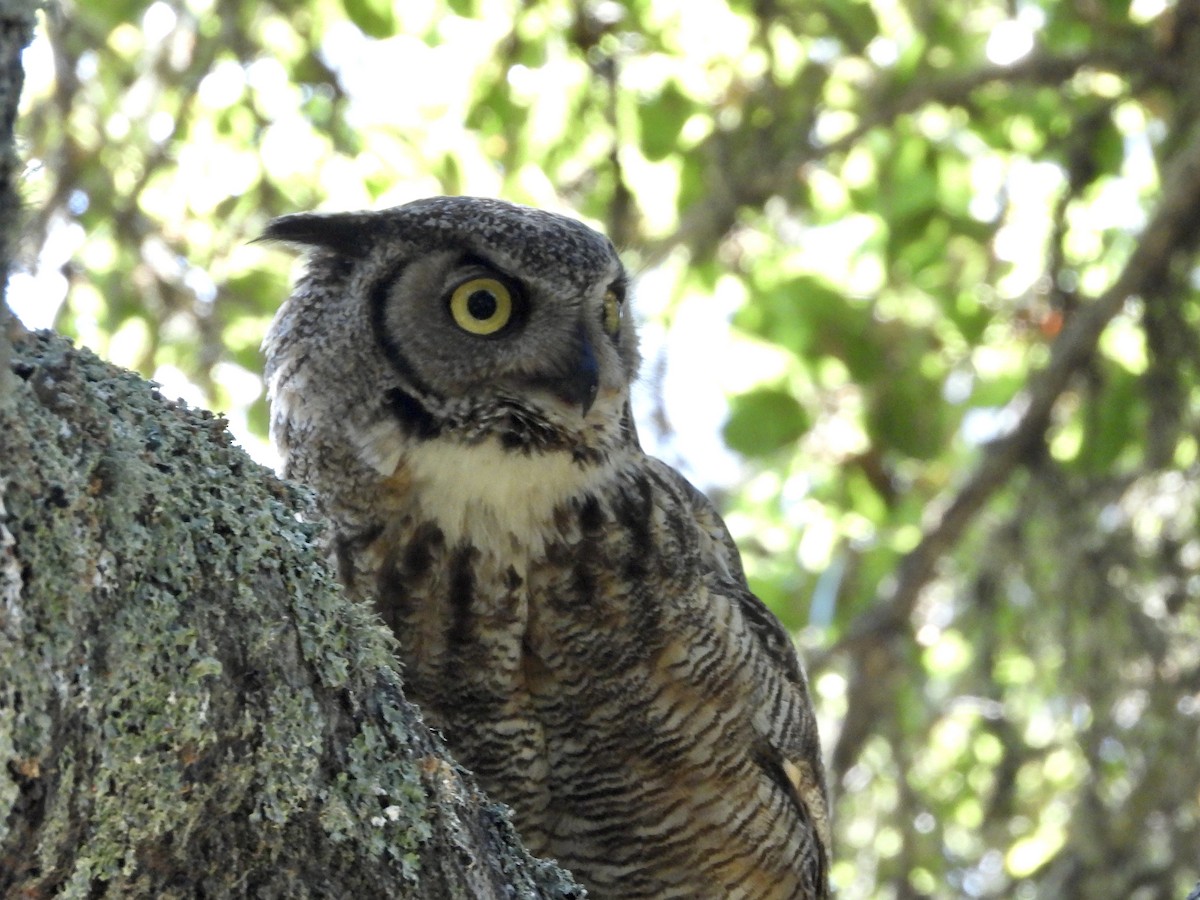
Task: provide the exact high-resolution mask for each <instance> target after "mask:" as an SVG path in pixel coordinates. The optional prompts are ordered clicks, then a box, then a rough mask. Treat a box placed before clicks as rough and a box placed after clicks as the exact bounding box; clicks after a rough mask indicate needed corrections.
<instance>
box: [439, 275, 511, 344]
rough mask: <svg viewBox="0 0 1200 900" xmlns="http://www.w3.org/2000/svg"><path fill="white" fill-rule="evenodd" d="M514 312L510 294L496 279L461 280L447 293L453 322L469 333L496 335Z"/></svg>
mask: <svg viewBox="0 0 1200 900" xmlns="http://www.w3.org/2000/svg"><path fill="white" fill-rule="evenodd" d="M512 314H513V302H512V293H511V292H510V291H509V289H508V288H506V287H505V286H504V285H503V284H501V283H500V282H499V281H497V280H496V279H495V278H472V279H471V280H470V281H464V282H463V283H462V284H460V285H459V286H458V287H456V288H455V289H454V293H453V294H451V295H450V315H452V316H453V317H454V323H455V324H456V325H458V327H459V328H461V329H462V330H463V331H469V332H470V333H471V334H480V335H488V334H495V333H496V332H497V331H499V330H500V329H501V328H503V327H504V326H505V325H507V324H508V323H509V320H510V319H512Z"/></svg>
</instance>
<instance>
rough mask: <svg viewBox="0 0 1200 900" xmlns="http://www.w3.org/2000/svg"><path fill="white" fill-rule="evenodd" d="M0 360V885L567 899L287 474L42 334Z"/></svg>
mask: <svg viewBox="0 0 1200 900" xmlns="http://www.w3.org/2000/svg"><path fill="white" fill-rule="evenodd" d="M0 342H3V336H2V335H0ZM10 368H11V372H12V373H13V375H14V376H15V377H12V378H9V379H8V381H7V388H8V389H7V391H6V393H5V395H4V396H0V671H3V673H4V676H3V678H2V679H0V895H2V896H9V895H10V894H12V893H21V892H26V893H28V894H29V895H30V896H44V895H51V894H57V895H61V896H66V897H71V896H78V897H84V896H87V897H94V896H105V895H107V896H122V897H125V896H155V897H168V896H178V897H183V896H195V895H199V894H203V895H205V896H215V897H220V896H262V897H270V896H285V895H286V896H288V897H308V896H380V895H383V894H387V895H390V896H421V897H443V896H448V897H453V896H462V897H488V896H506V897H577V896H582V892H581V891H580V890H579V889H578V888H577V887H575V885H574V884H573V882H572V881H571V880H570V878H569V876H568V875H566V874H565V873H563V872H561V871H560V870H558V869H556V868H555V867H553V866H552V865H550V864H548V863H545V862H543V861H540V860H536V859H534V858H532V857H530V856H529V855H528V854H527V853H526V852H525V851H524V850H523V849H521V848H520V845H519V843H518V840H517V838H516V836H515V833H514V832H513V830H512V828H511V826H510V825H509V824H508V820H507V817H506V815H505V813H504V811H503V810H502V808H500V807H497V806H494V805H492V804H491V803H490V802H488V801H487V799H486V798H485V797H483V796H482V795H481V794H480V793H479V792H478V790H477V789H476V788H475V787H474V785H473V783H472V781H471V780H470V776H469V775H467V774H466V773H465V772H463V771H462V770H461V769H459V768H458V767H457V766H456V765H455V764H454V763H453V762H452V761H451V760H449V759H448V757H447V756H446V754H445V751H444V748H443V747H442V746H441V744H440V743H439V742H438V741H437V739H436V738H435V737H434V736H433V735H431V734H430V733H429V732H428V731H427V730H426V729H425V727H424V725H423V723H422V722H421V720H420V716H419V714H418V713H417V712H416V711H415V710H414V708H412V707H411V706H409V705H408V704H407V703H406V702H405V700H404V698H403V695H402V691H401V683H400V678H399V676H398V675H397V673H396V672H395V670H394V668H393V657H392V644H391V640H392V639H391V637H390V635H389V634H388V633H387V632H386V630H385V629H384V628H383V627H382V626H381V625H379V624H377V623H376V621H374V619H373V618H372V616H371V615H370V614H369V613H368V612H367V611H366V610H364V609H362V608H359V607H357V606H355V605H354V604H351V603H350V602H349V601H347V600H346V599H345V598H344V597H343V595H342V594H341V592H340V591H339V589H338V587H337V585H336V583H335V580H334V579H333V577H332V575H331V574H330V572H329V569H328V568H327V566H326V564H325V561H324V559H323V558H322V554H321V551H320V549H319V542H318V540H317V537H318V531H319V526H318V525H316V524H313V523H312V522H311V521H310V520H309V518H308V517H309V516H310V515H311V511H312V509H311V504H310V503H309V501H308V498H307V497H306V496H305V495H304V494H303V492H302V491H301V490H300V489H299V488H296V487H294V486H291V485H288V484H285V483H283V482H281V481H279V480H277V479H276V478H275V477H274V476H273V475H272V474H270V473H269V472H267V471H266V470H264V469H262V468H260V467H258V466H257V465H255V464H254V463H253V462H251V461H250V460H249V458H248V457H246V455H245V454H244V453H243V452H242V451H241V450H240V449H239V448H237V447H235V446H232V445H231V442H230V439H229V437H228V433H227V432H226V431H225V428H224V423H223V422H222V421H221V420H220V419H219V418H217V417H214V416H213V415H212V414H211V413H207V412H202V411H194V410H189V409H187V408H185V407H184V406H182V405H179V404H175V403H170V402H168V401H166V400H164V399H163V398H162V397H161V396H160V395H158V393H157V392H156V391H154V390H153V387H152V386H151V385H149V384H147V383H146V382H144V381H142V380H141V379H140V378H138V377H137V376H135V375H133V374H131V373H128V372H123V371H121V370H118V369H115V368H113V367H111V366H109V365H107V364H105V363H103V362H101V361H99V360H98V359H96V358H95V357H94V356H92V355H91V354H90V353H88V352H87V351H83V350H76V349H74V348H72V347H71V346H70V345H69V344H68V343H67V342H66V341H64V340H63V339H61V338H58V337H54V336H51V335H47V334H38V335H27V336H24V337H22V338H21V339H19V340H18V341H17V342H16V343H15V345H14V347H13V349H12V352H11V360H10Z"/></svg>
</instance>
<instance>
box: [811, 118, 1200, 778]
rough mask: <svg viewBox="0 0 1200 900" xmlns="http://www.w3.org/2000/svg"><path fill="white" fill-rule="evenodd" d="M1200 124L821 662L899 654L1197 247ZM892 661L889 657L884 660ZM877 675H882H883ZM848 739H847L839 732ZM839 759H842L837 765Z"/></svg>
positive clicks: (846, 752) (845, 755)
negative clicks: (917, 610)
mask: <svg viewBox="0 0 1200 900" xmlns="http://www.w3.org/2000/svg"><path fill="white" fill-rule="evenodd" d="M1198 208H1200V127H1197V128H1194V129H1193V130H1192V133H1191V134H1190V135H1189V138H1188V141H1187V143H1186V144H1185V145H1184V146H1183V147H1182V149H1181V150H1180V152H1179V153H1178V154H1177V155H1176V157H1175V158H1174V160H1172V162H1171V164H1170V165H1169V166H1168V167H1167V171H1166V173H1165V176H1164V179H1163V190H1162V199H1161V200H1160V202H1159V205H1158V208H1157V209H1156V210H1155V212H1154V214H1153V216H1152V217H1151V219H1150V221H1149V223H1148V224H1147V225H1146V227H1145V229H1144V230H1143V231H1142V234H1141V237H1140V239H1139V241H1138V244H1137V246H1136V248H1135V249H1134V251H1133V253H1132V254H1130V257H1129V259H1128V260H1127V262H1126V263H1125V266H1124V268H1123V269H1122V271H1121V273H1120V275H1119V276H1118V277H1117V279H1116V281H1115V282H1113V284H1112V286H1111V287H1110V288H1109V289H1108V290H1107V291H1105V292H1104V293H1103V294H1102V295H1101V296H1100V297H1098V298H1096V299H1095V300H1093V301H1092V302H1090V303H1084V304H1081V305H1080V307H1079V309H1078V312H1076V313H1075V314H1074V315H1073V316H1071V317H1070V318H1069V319H1068V320H1067V322H1066V324H1065V326H1064V328H1063V330H1062V332H1061V333H1060V335H1059V337H1058V339H1057V340H1056V341H1055V342H1054V344H1053V345H1052V347H1051V353H1050V360H1049V362H1048V363H1047V365H1046V367H1045V368H1044V369H1042V370H1041V371H1039V372H1037V373H1036V374H1035V375H1034V376H1033V377H1032V378H1031V380H1030V383H1029V386H1028V388H1027V389H1026V390H1025V391H1024V392H1023V393H1022V394H1021V396H1019V397H1018V398H1016V399H1015V400H1014V401H1013V402H1012V404H1011V408H1012V409H1014V410H1019V411H1020V415H1019V418H1018V419H1017V422H1016V425H1015V426H1014V427H1013V429H1012V430H1011V431H1010V432H1009V433H1008V434H1007V435H1005V436H1004V437H1002V438H1000V439H998V440H996V441H994V442H993V443H991V444H989V445H988V447H987V448H986V450H985V451H984V454H983V458H982V459H981V460H980V462H979V465H978V466H977V467H976V469H975V471H974V472H973V473H972V475H971V476H970V477H969V478H968V479H967V481H966V483H965V484H964V485H963V486H962V487H961V488H960V489H959V490H958V492H957V493H956V494H955V495H954V496H953V497H951V498H950V499H949V501H948V502H947V503H946V504H945V506H944V508H943V509H942V510H941V511H940V512H938V513H935V516H936V518H935V521H934V522H933V523H932V524H931V525H930V526H928V527H927V528H926V530H925V533H924V536H923V537H922V539H921V541H920V542H919V543H918V544H917V546H916V547H915V548H914V549H913V550H912V551H910V552H909V553H908V554H907V555H906V556H905V557H904V559H903V560H902V561H901V563H900V566H899V567H898V571H897V573H896V576H895V578H894V579H892V580H891V581H890V582H887V583H885V584H884V585H883V586H882V587H881V589H880V595H879V596H878V598H877V599H876V601H875V603H874V604H873V605H872V607H871V608H870V609H869V610H868V611H867V612H866V613H864V614H863V615H862V616H860V617H859V618H858V619H857V620H856V621H855V622H854V623H853V624H852V625H851V626H850V628H849V629H848V630H847V633H846V635H845V637H843V638H842V639H841V640H840V641H838V642H837V643H836V644H835V645H834V646H833V647H831V648H830V649H829V650H827V651H826V652H825V653H823V654H820V656H819V657H814V658H813V661H812V665H813V668H814V669H819V668H821V667H822V666H823V665H825V664H827V663H828V661H829V659H830V658H831V657H833V656H834V655H836V654H843V653H849V654H853V656H854V658H855V659H873V660H876V663H875V664H874V665H875V667H876V668H880V666H882V665H883V664H882V663H879V662H878V659H877V658H878V657H879V656H880V655H881V654H882V655H884V656H886V657H887V658H890V659H894V658H895V657H894V654H893V653H891V652H888V651H887V650H886V649H885V648H886V647H887V645H888V644H889V642H890V641H891V640H892V639H893V638H894V637H895V636H896V635H898V634H903V633H904V632H905V629H906V628H907V623H908V621H909V618H910V617H911V615H912V612H913V609H914V607H915V606H916V603H917V600H918V598H919V596H920V593H921V591H922V589H923V588H924V587H925V585H926V584H928V583H929V581H930V580H931V579H932V578H933V576H934V574H935V568H936V565H937V562H938V561H939V560H940V559H941V558H942V557H943V556H945V555H946V554H947V553H949V552H950V551H951V550H952V549H953V547H954V546H955V545H956V544H957V543H958V541H959V539H960V538H961V537H962V535H963V533H964V532H965V531H966V529H967V527H968V525H970V523H971V522H972V521H973V520H974V518H975V516H976V514H977V513H978V512H979V510H980V509H981V508H982V507H983V506H984V504H985V503H986V502H987V500H988V499H989V498H990V497H991V496H992V495H993V494H994V493H995V492H996V491H997V490H998V489H999V488H1000V487H1002V486H1003V485H1004V484H1005V483H1006V482H1007V481H1008V479H1009V478H1010V477H1011V475H1012V474H1013V472H1014V471H1015V470H1016V469H1017V468H1018V466H1019V465H1021V464H1022V462H1023V461H1024V460H1026V459H1028V458H1029V455H1030V452H1031V451H1032V450H1033V449H1034V448H1035V447H1036V446H1037V445H1038V444H1039V443H1041V442H1042V441H1044V439H1045V433H1046V430H1047V428H1048V427H1049V424H1050V421H1051V413H1052V411H1053V409H1054V406H1055V404H1056V403H1057V401H1058V399H1059V398H1060V397H1061V396H1062V395H1063V393H1064V392H1065V391H1066V390H1067V388H1068V386H1069V385H1070V382H1071V379H1072V376H1073V375H1074V374H1075V373H1076V372H1078V371H1079V370H1080V369H1082V368H1083V367H1084V366H1085V365H1086V364H1087V363H1088V361H1089V360H1090V359H1091V357H1092V354H1093V353H1094V352H1095V349H1096V345H1097V343H1098V341H1099V339H1100V335H1101V334H1102V333H1103V331H1104V329H1105V328H1106V327H1107V325H1108V323H1109V322H1110V321H1111V320H1112V319H1113V317H1114V316H1116V315H1117V313H1119V312H1120V311H1121V309H1122V308H1123V307H1124V306H1125V304H1126V303H1127V302H1128V301H1129V300H1131V299H1134V298H1141V299H1142V300H1143V301H1144V302H1152V300H1153V297H1154V296H1155V295H1157V294H1159V293H1160V292H1161V291H1162V290H1163V288H1164V285H1165V284H1166V283H1167V282H1168V281H1169V279H1170V273H1171V270H1172V269H1173V267H1175V265H1176V264H1177V262H1178V261H1179V259H1180V257H1181V256H1184V255H1189V254H1194V252H1195V248H1196V244H1197V241H1198V239H1200V217H1197V216H1196V209H1198ZM883 667H884V668H886V666H883ZM876 683H878V681H876ZM839 743H840V742H839ZM839 749H840V750H841V752H840V753H839V752H835V757H837V758H841V759H842V760H843V762H844V763H845V761H847V760H849V759H850V758H852V757H853V756H854V755H855V754H854V753H853V752H852V751H851V750H850V749H848V748H839ZM836 768H837V767H836V766H835V769H836Z"/></svg>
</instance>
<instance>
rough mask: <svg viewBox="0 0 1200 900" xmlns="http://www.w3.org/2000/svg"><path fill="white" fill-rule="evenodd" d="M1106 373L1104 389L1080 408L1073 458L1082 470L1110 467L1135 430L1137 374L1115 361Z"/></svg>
mask: <svg viewBox="0 0 1200 900" xmlns="http://www.w3.org/2000/svg"><path fill="white" fill-rule="evenodd" d="M1105 374H1106V375H1107V376H1108V378H1107V383H1106V384H1105V386H1104V389H1103V390H1102V391H1101V392H1100V393H1099V394H1098V395H1097V396H1095V397H1093V398H1092V399H1091V400H1090V401H1089V402H1088V404H1087V406H1086V407H1085V408H1084V410H1083V416H1084V422H1083V441H1082V442H1081V443H1080V446H1079V453H1078V455H1077V456H1076V457H1075V460H1074V462H1075V465H1076V466H1077V467H1078V468H1079V469H1081V470H1083V471H1084V472H1103V471H1104V470H1106V469H1109V468H1110V467H1111V466H1112V465H1113V464H1114V463H1115V462H1116V461H1117V459H1118V457H1120V455H1121V452H1122V451H1123V450H1124V449H1125V448H1126V447H1128V446H1129V445H1130V443H1132V442H1133V441H1134V440H1135V438H1136V437H1137V433H1138V427H1137V425H1138V421H1137V419H1138V414H1139V412H1140V410H1141V398H1140V397H1139V391H1138V379H1137V377H1136V376H1135V375H1133V374H1132V373H1130V372H1129V371H1128V370H1127V369H1124V368H1122V367H1120V366H1118V365H1115V364H1114V365H1112V366H1109V367H1108V371H1107V372H1106V373H1105Z"/></svg>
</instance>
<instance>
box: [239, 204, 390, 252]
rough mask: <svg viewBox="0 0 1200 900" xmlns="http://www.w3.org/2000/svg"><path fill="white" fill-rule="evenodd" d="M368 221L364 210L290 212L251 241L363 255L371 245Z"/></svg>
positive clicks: (275, 220) (367, 215) (369, 217)
mask: <svg viewBox="0 0 1200 900" xmlns="http://www.w3.org/2000/svg"><path fill="white" fill-rule="evenodd" d="M371 221H372V218H371V216H370V215H369V214H366V213H294V214H292V215H288V216H280V217H279V218H278V219H272V220H271V221H270V222H269V223H267V228H266V231H264V232H263V233H262V235H261V236H260V237H258V238H255V241H256V242H257V241H282V242H284V243H287V244H300V245H301V246H305V247H324V248H326V249H328V250H335V251H337V252H338V253H341V254H343V255H345V256H363V255H365V254H366V252H367V249H368V248H369V247H370V244H371V242H370V240H368V237H367V236H368V234H369V233H370V231H369V227H370V224H371Z"/></svg>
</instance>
